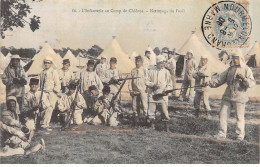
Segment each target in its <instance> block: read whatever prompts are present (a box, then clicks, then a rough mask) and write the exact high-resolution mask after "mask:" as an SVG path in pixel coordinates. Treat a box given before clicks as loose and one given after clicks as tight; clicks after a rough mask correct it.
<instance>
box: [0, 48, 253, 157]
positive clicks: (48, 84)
mask: <svg viewBox="0 0 260 167" xmlns="http://www.w3.org/2000/svg"><path fill="white" fill-rule="evenodd" d="M150 56H151V52H150V51H146V52H145V55H144V56H140V55H139V56H137V57H135V64H136V67H135V68H134V69H132V70H131V72H130V77H128V76H129V75H127V77H126V78H125V77H123V76H122V74H121V73H120V71H119V70H118V69H117V63H120V62H117V59H116V58H115V57H111V58H110V60H108V58H107V57H106V56H102V57H101V59H100V63H99V64H97V65H96V64H95V60H89V61H88V63H87V66H86V68H83V69H82V70H80V72H78V73H76V74H74V73H73V72H72V70H71V68H70V60H69V59H64V60H63V67H62V69H59V70H57V68H56V65H55V62H54V61H53V59H52V58H51V57H46V58H45V59H44V61H43V66H42V67H43V71H42V72H41V74H40V76H39V78H30V81H29V86H30V90H29V91H28V92H27V93H25V85H27V82H28V78H27V75H26V73H25V71H24V69H23V67H22V66H21V65H20V63H19V62H20V57H19V56H18V55H13V56H12V58H11V62H10V64H9V65H8V67H7V68H6V69H5V71H4V74H3V75H2V82H3V83H4V85H6V110H5V111H1V122H0V125H1V127H0V130H1V132H3V133H4V134H5V135H2V137H4V139H3V140H1V141H2V142H3V143H2V146H5V147H3V148H5V149H3V150H8V148H9V150H11V149H18V148H19V149H21V148H22V149H23V151H25V154H29V153H32V152H35V151H38V150H39V149H42V148H44V140H43V139H41V141H40V144H38V145H36V146H34V147H32V148H31V149H29V146H30V142H31V140H32V138H33V134H34V131H35V129H37V130H41V131H44V132H46V133H48V132H50V131H52V129H51V127H50V121H51V118H52V117H53V115H54V114H53V111H54V110H57V111H58V117H59V120H60V122H61V125H62V128H66V127H67V126H70V124H76V125H80V124H82V123H83V122H85V123H88V124H92V125H108V126H117V125H118V124H119V123H120V116H121V115H122V113H124V108H123V107H122V106H121V103H120V102H121V94H120V91H121V90H122V87H123V86H124V84H125V83H126V81H128V82H129V84H128V88H129V92H130V95H131V97H132V111H133V124H134V125H136V124H138V123H139V124H140V125H141V124H142V125H145V126H148V127H150V128H154V124H155V118H156V117H155V116H156V110H159V111H160V112H161V120H162V121H163V122H166V123H167V122H168V121H169V120H170V117H169V113H168V101H169V99H168V96H172V97H175V96H176V94H175V91H176V90H181V92H180V96H179V100H180V101H183V100H188V101H189V102H190V103H191V104H193V105H194V108H195V110H194V111H195V116H196V117H200V116H201V115H203V114H204V113H202V111H205V114H206V115H207V114H208V112H209V111H210V110H211V109H210V105H209V95H208V92H209V90H210V87H211V88H215V87H219V86H220V85H223V84H224V83H227V88H226V91H225V93H224V95H223V98H222V105H221V111H220V130H219V133H218V134H217V135H216V136H215V137H216V138H226V133H227V115H228V112H229V111H230V110H231V109H235V110H236V114H237V129H236V133H237V139H238V140H243V139H244V136H245V130H244V127H245V121H244V114H245V103H246V102H247V101H248V97H247V93H246V92H247V89H248V88H250V87H252V86H253V85H254V84H255V80H254V77H253V74H252V71H251V69H250V68H249V67H248V66H246V64H245V63H244V60H243V56H242V54H241V53H240V52H234V53H233V54H232V58H233V64H232V65H231V66H230V67H229V68H228V69H227V70H225V71H224V72H223V73H221V74H220V75H219V77H218V78H216V79H212V78H211V74H212V72H211V69H210V68H211V67H210V65H209V64H208V60H209V59H208V57H207V56H202V57H201V60H200V64H199V65H197V64H196V62H195V60H194V59H193V51H192V50H190V51H188V52H187V54H186V56H185V62H184V69H183V70H184V78H183V83H182V87H181V88H180V89H177V88H176V76H175V70H176V61H175V57H174V56H175V55H174V52H171V51H169V52H167V56H164V55H158V56H157V57H156V65H153V64H152V63H151V62H152V61H151V57H150ZM213 63H214V62H213ZM39 68H40V67H39ZM188 89H189V93H188V94H189V95H188V96H186V94H187V90H188ZM194 92H195V96H194ZM174 99H176V98H174ZM201 106H202V107H201ZM202 108H203V110H202ZM5 152H6V151H5Z"/></svg>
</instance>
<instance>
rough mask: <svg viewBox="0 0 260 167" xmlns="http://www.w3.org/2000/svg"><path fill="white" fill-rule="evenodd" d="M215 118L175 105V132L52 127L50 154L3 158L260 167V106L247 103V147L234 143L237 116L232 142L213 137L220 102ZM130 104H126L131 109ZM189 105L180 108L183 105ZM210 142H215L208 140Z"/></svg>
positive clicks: (230, 135) (4, 160) (13, 160)
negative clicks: (254, 165)
mask: <svg viewBox="0 0 260 167" xmlns="http://www.w3.org/2000/svg"><path fill="white" fill-rule="evenodd" d="M211 102H212V104H214V106H212V109H213V110H212V112H211V118H210V119H203V118H200V119H196V118H194V117H193V116H192V115H191V111H190V109H189V108H188V107H186V109H185V108H182V107H179V108H178V107H176V106H177V105H173V104H170V105H171V106H170V107H169V112H170V116H171V121H170V122H169V129H170V132H163V131H162V125H161V124H160V123H157V126H156V128H157V130H156V131H155V130H150V129H145V128H136V129H134V128H132V127H131V126H130V125H129V123H128V124H127V123H126V124H125V125H122V126H121V127H117V128H110V127H103V126H96V127H94V126H90V125H86V124H83V125H81V126H80V127H75V128H74V129H75V130H74V131H68V132H64V131H60V127H59V125H57V124H53V127H54V129H53V131H52V132H51V134H49V135H44V134H41V133H37V134H36V135H35V141H37V140H38V139H40V138H41V137H43V138H44V139H45V141H46V150H45V151H41V152H38V153H36V154H33V155H29V156H14V157H1V159H0V160H1V163H47V164H50V163H62V164H63V163H70V164H71V163H79V164H82V163H91V164H92V163H109V164H110V163H148V164H150V163H152V164H154V163H156V164H158V163H242V164H243V163H259V124H257V123H255V122H254V121H253V122H251V121H250V120H255V119H257V120H258V123H259V115H260V113H259V103H254V102H250V103H248V104H247V113H246V119H247V120H246V121H247V122H246V137H245V140H246V141H247V142H248V143H244V142H243V143H241V142H237V141H234V140H230V139H234V137H235V124H234V121H232V119H234V118H233V117H234V114H232V113H231V121H230V124H229V128H228V132H229V133H228V138H229V139H228V140H224V141H218V140H214V139H212V138H209V137H208V136H209V135H213V134H215V133H216V132H217V129H218V119H217V116H218V111H219V104H220V100H214V101H213V100H211ZM127 105H129V104H126V106H127ZM182 105H184V106H185V104H181V103H180V104H179V106H182ZM209 139H210V140H209Z"/></svg>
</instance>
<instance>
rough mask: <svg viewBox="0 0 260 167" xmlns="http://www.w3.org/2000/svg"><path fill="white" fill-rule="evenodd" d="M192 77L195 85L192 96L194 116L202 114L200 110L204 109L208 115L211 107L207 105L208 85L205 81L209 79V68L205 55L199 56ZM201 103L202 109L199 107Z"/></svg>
mask: <svg viewBox="0 0 260 167" xmlns="http://www.w3.org/2000/svg"><path fill="white" fill-rule="evenodd" d="M193 78H195V86H196V88H195V92H196V93H195V97H194V108H195V116H196V117H199V116H200V115H203V113H202V110H204V112H205V114H206V116H208V112H209V111H210V110H211V108H210V105H209V94H208V92H209V87H208V86H207V85H206V83H207V82H209V81H210V79H211V69H210V65H209V63H208V57H207V56H206V55H203V56H201V59H200V64H199V67H198V70H197V71H196V72H195V73H194V74H193ZM201 103H202V104H203V105H202V106H203V109H202V108H201Z"/></svg>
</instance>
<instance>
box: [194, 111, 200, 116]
mask: <svg viewBox="0 0 260 167" xmlns="http://www.w3.org/2000/svg"><path fill="white" fill-rule="evenodd" d="M199 113H200V110H199V109H195V117H196V118H199V116H200V114H199Z"/></svg>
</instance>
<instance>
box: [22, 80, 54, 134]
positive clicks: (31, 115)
mask: <svg viewBox="0 0 260 167" xmlns="http://www.w3.org/2000/svg"><path fill="white" fill-rule="evenodd" d="M29 85H30V91H29V92H28V93H26V95H25V97H24V108H23V115H24V116H25V120H26V121H33V124H36V125H37V124H38V122H41V127H40V128H42V130H47V131H50V130H51V129H49V123H50V119H51V113H52V107H51V104H50V102H49V100H48V98H47V96H46V94H45V93H43V94H42V99H40V98H41V91H38V85H39V79H37V78H31V79H30V83H29ZM37 115H38V117H37ZM35 117H37V118H38V119H40V120H37V119H35ZM34 120H36V121H37V122H34ZM37 128H38V127H37ZM34 129H35V127H34V128H33V130H34Z"/></svg>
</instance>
